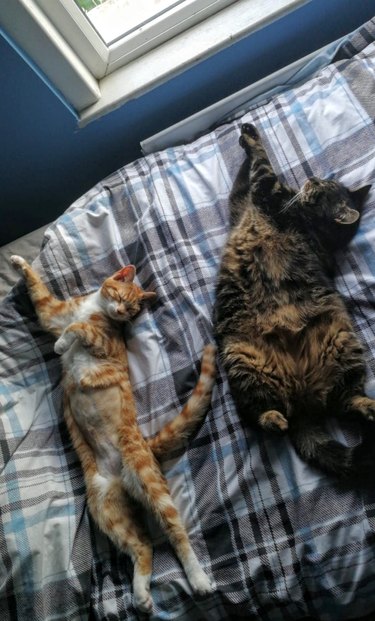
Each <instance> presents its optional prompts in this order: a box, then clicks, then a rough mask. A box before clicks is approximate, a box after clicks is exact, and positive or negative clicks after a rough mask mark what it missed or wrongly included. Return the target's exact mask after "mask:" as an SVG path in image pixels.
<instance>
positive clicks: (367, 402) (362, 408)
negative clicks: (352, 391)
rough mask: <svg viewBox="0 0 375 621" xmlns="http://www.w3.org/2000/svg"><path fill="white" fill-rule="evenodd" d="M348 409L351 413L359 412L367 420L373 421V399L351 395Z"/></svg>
mask: <svg viewBox="0 0 375 621" xmlns="http://www.w3.org/2000/svg"><path fill="white" fill-rule="evenodd" d="M349 411H350V413H351V414H359V415H360V416H363V417H364V418H366V419H367V420H370V421H375V399H370V398H369V397H361V396H356V397H353V398H352V399H351V402H350V407H349Z"/></svg>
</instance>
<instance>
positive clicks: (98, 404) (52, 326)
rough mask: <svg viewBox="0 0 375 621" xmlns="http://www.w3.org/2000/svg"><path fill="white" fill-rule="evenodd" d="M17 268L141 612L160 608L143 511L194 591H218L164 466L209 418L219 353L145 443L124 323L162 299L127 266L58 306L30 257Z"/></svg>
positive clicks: (89, 480)
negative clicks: (58, 364) (139, 510)
mask: <svg viewBox="0 0 375 621" xmlns="http://www.w3.org/2000/svg"><path fill="white" fill-rule="evenodd" d="M11 262H12V263H13V265H14V267H15V268H16V269H18V270H19V271H20V272H21V273H22V274H23V276H24V278H25V281H26V284H27V287H28V291H29V294H30V297H31V299H32V301H33V303H34V306H35V310H36V312H37V315H38V318H39V321H40V324H41V326H42V327H43V328H44V329H45V330H47V331H49V332H51V333H52V334H54V336H55V337H56V338H57V341H56V343H55V352H56V353H58V354H60V355H61V356H62V363H63V384H64V415H65V420H66V424H67V427H68V429H69V433H70V437H71V439H72V443H73V445H74V448H75V450H76V452H77V454H78V457H79V459H80V462H81V464H82V469H83V473H84V477H85V483H86V490H87V502H88V506H89V509H90V512H91V515H92V516H93V518H94V520H95V522H96V523H97V525H98V526H99V528H100V529H101V530H102V531H103V532H104V533H106V534H107V535H108V537H109V538H110V539H111V540H112V541H113V542H114V544H115V545H117V546H118V547H119V548H120V549H121V550H123V551H124V552H126V553H128V554H129V555H130V556H131V558H132V560H133V562H134V578H133V592H134V604H135V606H136V607H137V608H138V609H140V610H142V611H144V612H147V613H149V612H151V610H152V599H151V595H150V580H151V571H152V547H151V544H150V541H149V540H148V538H147V534H146V533H145V532H144V530H143V528H142V526H141V525H140V523H139V520H138V519H137V514H136V512H135V510H134V509H135V507H136V504H137V503H141V504H143V505H144V506H145V507H146V508H147V509H149V510H150V511H151V512H152V513H153V515H154V516H155V517H156V518H157V520H158V521H159V523H160V524H161V526H162V527H163V528H164V530H165V531H166V533H167V535H168V537H169V540H170V542H171V544H172V546H173V547H174V549H175V551H176V554H177V556H178V558H179V560H180V561H181V564H182V565H183V567H184V569H185V572H186V574H187V577H188V579H189V581H190V584H191V587H192V589H193V590H194V591H195V592H197V593H199V594H201V595H205V594H208V593H210V592H211V590H212V587H211V584H210V581H209V579H208V577H207V576H206V574H205V573H204V572H203V570H202V568H201V566H200V564H199V562H198V560H197V557H196V555H195V553H194V551H193V549H192V547H191V544H190V541H189V538H188V535H187V532H186V530H185V528H184V526H183V524H182V522H181V519H180V516H179V513H178V510H177V508H176V507H175V505H174V503H173V501H172V498H171V496H170V492H169V489H168V485H167V482H166V480H165V478H164V476H163V475H162V473H161V470H160V466H159V463H158V461H157V459H161V458H162V457H163V455H165V454H166V453H167V452H168V451H170V450H171V449H174V448H177V447H180V446H182V445H183V443H184V441H185V440H186V438H187V437H188V436H189V435H190V434H191V433H192V431H193V429H194V428H195V427H196V426H197V424H198V423H199V422H200V421H201V420H202V419H203V417H204V415H205V413H206V411H207V409H208V407H209V404H210V399H211V392H212V388H213V384H214V380H215V347H214V346H213V345H207V346H206V347H205V349H204V353H203V358H202V364H201V373H200V377H199V380H198V383H197V385H196V386H195V388H194V389H193V392H192V395H191V396H190V398H189V400H188V402H187V403H186V405H185V406H184V408H183V409H182V411H181V412H180V413H179V414H178V415H177V416H176V418H175V419H174V420H172V421H171V422H170V423H168V424H167V425H166V426H165V427H163V428H162V429H161V430H160V431H159V433H158V434H157V435H156V436H155V437H153V438H152V439H149V440H147V439H145V438H144V437H143V436H142V434H141V432H140V430H139V427H138V425H137V418H136V409H135V403H134V398H133V394H132V390H131V384H130V381H129V372H128V363H127V352H126V347H125V343H124V340H123V338H122V332H121V323H122V322H124V321H128V320H131V319H132V318H133V317H135V316H136V315H137V313H139V311H140V310H141V307H142V304H143V302H144V301H145V300H148V299H152V298H153V297H154V296H155V294H154V293H152V292H145V291H143V290H142V289H141V288H140V287H138V286H137V285H136V284H135V283H134V282H133V281H134V276H135V268H134V267H133V266H126V267H125V268H122V269H121V270H119V271H118V272H116V274H114V275H113V276H112V277H110V278H108V279H106V281H105V282H104V283H103V285H102V287H101V288H100V289H99V290H98V291H96V292H94V293H92V294H90V295H87V296H83V297H77V298H72V299H70V300H67V301H59V300H57V299H56V298H54V297H53V296H52V295H51V294H50V292H49V291H48V289H47V287H46V286H45V285H44V284H43V282H42V280H41V278H40V276H39V275H38V274H37V273H36V272H35V271H34V270H33V269H32V268H31V266H30V265H29V264H28V263H26V261H24V259H22V258H21V257H18V256H12V257H11Z"/></svg>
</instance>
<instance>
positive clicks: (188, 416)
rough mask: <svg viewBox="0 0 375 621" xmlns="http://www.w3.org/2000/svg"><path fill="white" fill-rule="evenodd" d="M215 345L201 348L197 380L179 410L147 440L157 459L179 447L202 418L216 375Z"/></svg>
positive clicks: (208, 402)
mask: <svg viewBox="0 0 375 621" xmlns="http://www.w3.org/2000/svg"><path fill="white" fill-rule="evenodd" d="M215 356H216V347H215V346H214V345H206V347H205V348H204V350H203V356H202V363H201V372H200V376H199V379H198V382H197V384H196V386H195V388H194V389H193V392H192V394H191V396H190V397H189V399H188V401H187V403H186V404H185V405H184V407H183V408H182V410H181V412H180V413H179V414H178V415H177V416H176V417H175V418H174V419H173V420H172V421H171V422H169V423H167V424H166V425H165V426H164V427H163V428H162V429H161V430H160V431H159V433H157V434H156V436H154V437H153V438H150V439H148V440H147V442H148V445H149V447H150V448H151V450H152V452H153V453H154V455H155V457H157V458H158V459H160V458H162V457H164V456H165V455H166V454H167V453H169V452H170V451H171V450H175V449H179V448H180V447H181V446H183V445H184V442H185V440H186V439H187V438H188V437H189V435H190V434H191V433H192V432H193V430H194V429H195V427H196V426H197V425H198V423H199V422H200V421H201V420H202V419H203V417H204V415H205V414H206V412H207V409H208V406H209V405H210V401H211V394H212V389H213V386H214V383H215V377H216V365H215Z"/></svg>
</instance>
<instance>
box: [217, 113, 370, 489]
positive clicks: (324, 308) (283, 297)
mask: <svg viewBox="0 0 375 621" xmlns="http://www.w3.org/2000/svg"><path fill="white" fill-rule="evenodd" d="M240 145H241V146H242V148H243V149H244V150H245V153H246V155H247V157H246V159H245V160H244V162H243V164H242V166H241V168H240V170H239V173H238V175H237V178H236V180H235V183H234V186H233V189H232V192H231V195H230V220H231V232H230V234H229V237H228V240H227V243H226V247H225V249H224V252H223V257H222V262H221V268H220V273H219V277H218V282H217V292H216V294H217V295H216V303H215V309H214V324H215V327H214V329H215V338H216V341H217V344H218V351H219V358H220V360H221V363H222V364H223V366H224V368H225V370H226V372H227V376H228V381H229V385H230V388H231V392H232V395H233V398H234V401H235V403H236V406H237V410H238V413H239V415H240V417H241V418H242V420H243V421H244V422H245V423H256V424H258V425H260V427H261V428H263V429H265V430H277V431H286V430H288V432H289V434H290V437H291V441H292V443H293V444H294V446H295V448H296V450H297V452H298V453H299V455H300V456H301V457H302V458H303V459H304V460H306V461H307V462H309V463H311V464H312V465H316V466H318V467H320V468H321V469H323V470H324V471H326V472H328V473H331V474H332V473H333V474H335V475H338V476H341V477H350V476H355V475H356V474H359V473H361V472H365V471H366V463H368V462H367V459H368V453H366V451H367V449H366V451H365V450H364V446H365V444H366V443H365V442H364V443H362V446H361V445H358V446H357V447H354V448H349V447H346V446H344V445H343V444H341V443H339V442H337V441H335V440H334V439H332V438H331V436H330V435H329V433H328V432H327V431H326V430H325V423H326V420H327V418H328V416H336V417H338V418H339V419H340V418H341V419H343V418H344V417H346V418H349V417H351V418H353V417H354V418H357V420H358V419H359V420H362V421H363V426H366V427H368V428H369V430H370V431H371V432H373V427H374V426H373V425H372V421H373V420H374V417H375V401H374V400H373V399H370V398H368V397H367V396H365V394H364V382H365V372H366V369H365V363H364V359H363V353H362V347H361V344H360V342H359V340H358V338H357V337H356V335H355V333H354V330H353V326H352V323H351V320H350V317H349V315H348V313H347V310H346V308H345V306H344V302H343V300H342V299H341V297H340V295H339V293H338V292H337V291H336V290H335V289H334V286H333V284H332V277H333V273H334V271H333V270H334V252H335V251H336V250H338V249H339V248H343V247H345V245H346V244H347V243H348V242H349V241H350V240H351V239H352V237H353V235H354V234H355V232H356V230H357V228H358V224H359V219H360V214H361V210H362V206H363V203H364V201H365V199H366V196H367V194H368V191H369V189H370V186H365V187H363V188H360V189H359V190H356V191H350V190H348V189H347V188H345V187H344V186H343V185H342V184H341V183H338V182H337V181H332V180H330V181H323V180H320V179H316V178H312V179H309V180H308V181H307V182H306V183H305V185H304V186H303V187H302V189H301V190H300V191H299V192H296V191H294V190H292V189H291V188H290V187H288V186H286V185H284V184H282V183H281V182H280V181H279V180H278V178H277V177H276V175H275V173H274V172H273V170H272V167H271V164H270V162H269V159H268V157H267V154H266V152H265V150H264V148H263V146H262V143H261V140H260V137H259V134H258V131H257V130H256V129H255V127H253V126H252V125H249V124H244V125H242V128H241V137H240ZM366 421H367V422H366ZM374 462H375V460H374Z"/></svg>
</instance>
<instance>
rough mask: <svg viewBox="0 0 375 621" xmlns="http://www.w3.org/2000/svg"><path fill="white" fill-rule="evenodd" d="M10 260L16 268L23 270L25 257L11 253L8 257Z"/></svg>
mask: <svg viewBox="0 0 375 621" xmlns="http://www.w3.org/2000/svg"><path fill="white" fill-rule="evenodd" d="M10 262H11V264H12V265H13V267H15V268H16V270H18V271H21V272H22V271H23V269H24V267H25V266H26V265H27V263H26V261H25V259H23V258H22V257H20V256H19V255H18V254H12V256H11V257H10Z"/></svg>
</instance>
